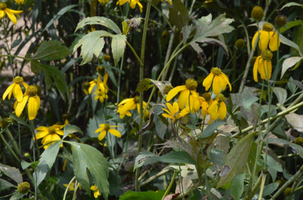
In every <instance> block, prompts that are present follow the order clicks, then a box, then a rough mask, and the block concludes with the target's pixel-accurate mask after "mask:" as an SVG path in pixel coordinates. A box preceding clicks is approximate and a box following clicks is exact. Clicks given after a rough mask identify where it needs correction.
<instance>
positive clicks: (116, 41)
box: [111, 34, 126, 66]
mask: <svg viewBox="0 0 303 200" xmlns="http://www.w3.org/2000/svg"><path fill="white" fill-rule="evenodd" d="M112 38H113V39H112V43H111V47H112V53H113V58H114V61H115V66H117V64H118V62H119V60H120V59H121V58H122V56H123V54H124V51H125V46H126V36H125V35H122V34H118V35H113V36H112Z"/></svg>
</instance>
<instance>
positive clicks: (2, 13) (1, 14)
mask: <svg viewBox="0 0 303 200" xmlns="http://www.w3.org/2000/svg"><path fill="white" fill-rule="evenodd" d="M3 17H5V12H4V10H0V19H2V18H3Z"/></svg>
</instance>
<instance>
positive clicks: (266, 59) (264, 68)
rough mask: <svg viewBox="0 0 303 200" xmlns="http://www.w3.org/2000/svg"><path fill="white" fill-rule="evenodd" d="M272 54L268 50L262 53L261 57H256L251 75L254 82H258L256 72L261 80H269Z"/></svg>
mask: <svg viewBox="0 0 303 200" xmlns="http://www.w3.org/2000/svg"><path fill="white" fill-rule="evenodd" d="M272 56H273V55H272V53H271V52H270V51H269V50H266V51H265V52H264V53H263V56H258V57H257V59H256V60H255V63H254V68H253V75H254V80H255V81H256V82H258V72H259V74H260V75H261V78H262V79H263V80H266V81H267V80H269V79H270V78H271V73H272V63H271V59H272Z"/></svg>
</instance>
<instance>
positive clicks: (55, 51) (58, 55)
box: [32, 40, 70, 61]
mask: <svg viewBox="0 0 303 200" xmlns="http://www.w3.org/2000/svg"><path fill="white" fill-rule="evenodd" d="M69 54H70V51H69V49H68V48H67V47H66V46H64V45H62V42H60V41H57V40H51V41H45V42H43V43H42V44H41V46H40V47H39V48H38V50H37V51H36V53H35V54H34V55H33V56H32V59H33V60H44V61H49V60H58V59H62V58H65V57H66V56H68V55H69Z"/></svg>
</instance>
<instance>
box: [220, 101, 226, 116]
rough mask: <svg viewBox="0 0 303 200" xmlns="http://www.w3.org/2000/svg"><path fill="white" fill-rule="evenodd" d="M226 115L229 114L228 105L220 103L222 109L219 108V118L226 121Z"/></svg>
mask: <svg viewBox="0 0 303 200" xmlns="http://www.w3.org/2000/svg"><path fill="white" fill-rule="evenodd" d="M226 113H227V108H226V104H225V103H224V101H222V102H220V107H219V118H220V119H224V118H225V117H226Z"/></svg>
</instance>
